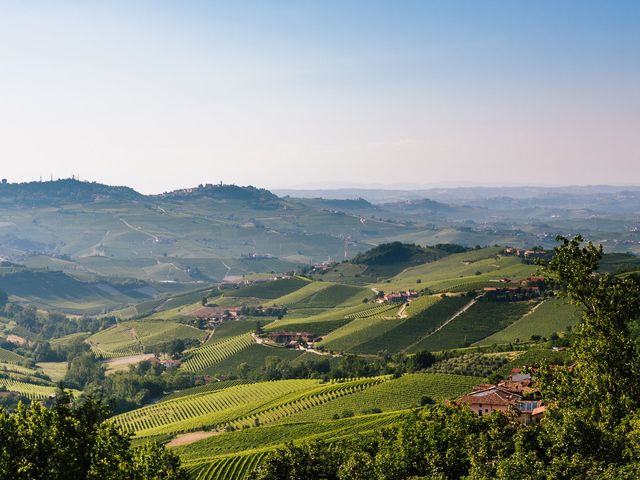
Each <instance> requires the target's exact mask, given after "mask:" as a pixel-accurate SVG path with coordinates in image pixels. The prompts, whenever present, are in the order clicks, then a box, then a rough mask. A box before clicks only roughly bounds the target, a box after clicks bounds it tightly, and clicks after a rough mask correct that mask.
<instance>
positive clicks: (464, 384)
mask: <svg viewBox="0 0 640 480" xmlns="http://www.w3.org/2000/svg"><path fill="white" fill-rule="evenodd" d="M477 383H478V378H477V377H470V376H463V375H446V374H440V373H415V374H407V375H403V376H402V377H400V378H397V379H393V380H390V381H387V382H384V383H379V384H377V385H375V386H372V387H371V388H369V389H366V390H363V391H361V392H359V393H356V394H354V395H350V396H345V397H344V398H340V399H337V400H336V401H334V402H330V403H327V404H325V405H321V406H318V407H316V408H314V409H312V410H310V411H307V412H303V413H302V414H298V415H293V416H291V417H289V418H287V419H286V420H285V422H286V423H295V422H305V421H323V420H330V419H332V418H336V417H350V416H353V415H362V414H367V413H371V412H374V411H378V412H379V411H383V412H387V411H394V410H402V409H406V408H412V407H417V406H419V405H420V401H421V399H422V397H423V396H425V395H426V396H428V397H430V398H431V399H433V400H435V401H442V400H446V399H453V398H457V397H459V396H461V395H463V394H464V393H466V392H468V391H469V390H471V389H472V387H473V386H474V385H475V384H477Z"/></svg>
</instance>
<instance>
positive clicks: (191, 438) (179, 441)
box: [166, 432, 221, 448]
mask: <svg viewBox="0 0 640 480" xmlns="http://www.w3.org/2000/svg"><path fill="white" fill-rule="evenodd" d="M220 433H221V432H191V433H183V434H182V435H178V436H177V437H176V438H174V439H173V440H171V441H170V442H169V443H167V445H166V446H167V447H169V448H172V447H179V446H181V445H189V444H190V443H194V442H197V441H199V440H204V439H205V438H209V437H213V436H215V435H220Z"/></svg>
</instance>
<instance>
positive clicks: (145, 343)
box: [87, 320, 204, 358]
mask: <svg viewBox="0 0 640 480" xmlns="http://www.w3.org/2000/svg"><path fill="white" fill-rule="evenodd" d="M203 337H204V332H203V331H201V330H198V329H197V328H194V327H190V326H188V325H184V324H181V323H178V322H174V321H170V320H139V321H127V322H122V323H119V324H118V325H114V326H113V327H110V328H107V329H105V330H102V331H100V332H98V333H96V334H94V335H91V336H90V337H89V338H88V339H87V342H88V343H89V344H90V345H91V349H92V350H93V352H94V353H95V354H96V355H97V356H98V357H99V358H116V357H126V356H130V355H138V354H140V353H144V352H145V351H146V352H149V351H151V350H153V348H154V347H156V346H158V345H160V344H163V343H166V342H170V341H171V340H174V339H179V338H180V339H198V340H201V339H203Z"/></svg>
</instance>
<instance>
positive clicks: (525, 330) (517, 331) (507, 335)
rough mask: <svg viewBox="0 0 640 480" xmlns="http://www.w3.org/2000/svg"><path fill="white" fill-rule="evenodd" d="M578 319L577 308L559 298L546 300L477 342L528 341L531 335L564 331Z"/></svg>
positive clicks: (549, 334) (488, 343)
mask: <svg viewBox="0 0 640 480" xmlns="http://www.w3.org/2000/svg"><path fill="white" fill-rule="evenodd" d="M579 319H580V315H579V313H578V309H577V308H576V307H575V306H573V305H571V304H569V303H566V302H565V301H564V300H562V299H559V298H552V299H550V300H546V301H544V302H543V303H541V304H540V305H538V306H537V307H535V309H534V310H533V311H531V313H529V314H527V315H525V316H523V317H522V318H521V319H520V320H517V321H516V322H514V323H512V324H511V325H509V326H507V328H505V329H503V330H500V331H499V332H497V333H494V334H493V335H491V336H489V337H487V338H484V339H482V340H481V341H480V342H478V343H479V344H482V345H491V344H493V343H498V344H500V343H511V342H513V343H517V342H526V341H529V340H530V338H531V336H533V335H539V336H541V337H547V338H548V337H549V336H551V335H552V334H553V333H555V332H563V331H566V330H567V328H568V327H571V326H573V325H575V324H576V323H577V322H578V320H579Z"/></svg>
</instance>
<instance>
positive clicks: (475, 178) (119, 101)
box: [0, 1, 640, 193]
mask: <svg viewBox="0 0 640 480" xmlns="http://www.w3.org/2000/svg"><path fill="white" fill-rule="evenodd" d="M639 19H640V5H639V4H638V3H636V2H627V1H625V2H616V3H615V4H603V3H600V2H577V1H569V2H563V3H562V4H558V3H557V2H549V1H546V2H538V3H536V4H535V5H514V4H512V3H510V2H504V1H495V2H490V3H486V4H482V6H480V5H479V4H474V3H471V2H462V3H458V4H455V5H454V4H450V3H435V2H434V3H424V2H405V3H403V4H402V5H398V4H397V3H395V2H394V3H392V2H388V1H379V2H373V3H372V2H367V3H364V2H351V3H349V4H344V3H343V2H323V4H322V5H309V4H305V5H296V4H293V3H289V2H270V3H269V4H268V5H265V4H263V3H261V2H247V3H243V5H230V4H227V5H223V4H209V3H206V2H199V1H187V2H181V3H180V5H179V6H178V5H172V4H168V3H157V2H153V3H151V2H141V3H136V4H135V5H133V4H130V3H128V2H110V3H109V4H108V5H104V4H103V5H100V4H97V3H91V2H89V3H84V2H83V3H80V2H74V1H62V2H56V3H55V4H51V3H48V2H41V1H34V2H21V3H14V4H7V3H4V4H2V5H0V45H1V46H0V62H2V65H3V75H2V77H1V78H0V108H1V111H2V114H0V128H1V129H2V131H3V142H2V146H1V147H0V163H1V164H2V167H3V176H4V177H7V178H9V179H11V180H12V181H26V180H33V179H38V178H40V176H42V177H43V178H45V179H48V178H50V176H51V175H53V176H54V177H55V178H60V177H70V176H71V175H72V174H77V175H80V177H81V178H83V179H84V178H86V179H90V180H95V181H98V182H102V183H110V184H127V185H132V186H134V187H135V188H136V189H137V190H139V191H141V192H144V193H151V192H160V191H167V190H171V189H174V188H182V187H188V186H193V185H197V184H198V183H200V182H201V181H202V179H211V181H214V182H216V181H220V180H222V181H223V182H225V183H237V184H252V185H260V186H266V187H268V188H292V187H295V186H299V185H329V184H331V183H332V182H344V181H345V179H348V180H346V181H348V182H351V183H352V184H353V185H355V184H380V183H385V184H388V185H393V184H399V183H405V182H407V178H410V179H411V182H413V183H416V184H420V185H451V184H468V183H469V182H474V183H477V184H485V185H495V184H523V183H527V184H535V185H563V184H626V183H628V182H629V178H634V177H637V174H638V173H640V172H639V169H638V165H640V140H639V137H638V135H637V132H638V130H639V129H640V128H639V127H640V113H639V112H640V88H639V87H638V85H640V65H639V60H638V59H640V55H639V54H638V53H639V52H640V34H639V33H638V32H639V31H640V30H638V28H637V25H638V20H639Z"/></svg>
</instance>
